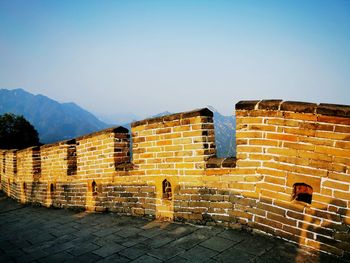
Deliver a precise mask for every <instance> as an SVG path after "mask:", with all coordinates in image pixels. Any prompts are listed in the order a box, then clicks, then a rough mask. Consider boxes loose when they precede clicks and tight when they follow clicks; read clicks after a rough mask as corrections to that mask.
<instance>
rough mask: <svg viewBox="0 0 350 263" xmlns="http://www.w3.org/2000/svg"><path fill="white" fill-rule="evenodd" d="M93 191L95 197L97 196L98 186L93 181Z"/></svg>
mask: <svg viewBox="0 0 350 263" xmlns="http://www.w3.org/2000/svg"><path fill="white" fill-rule="evenodd" d="M91 191H92V194H93V195H97V184H96V182H95V181H93V182H92V184H91Z"/></svg>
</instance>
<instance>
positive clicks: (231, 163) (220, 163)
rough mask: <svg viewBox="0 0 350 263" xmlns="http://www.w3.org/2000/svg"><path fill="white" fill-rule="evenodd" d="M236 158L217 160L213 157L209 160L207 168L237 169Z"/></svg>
mask: <svg viewBox="0 0 350 263" xmlns="http://www.w3.org/2000/svg"><path fill="white" fill-rule="evenodd" d="M236 161H237V159H236V157H227V158H217V157H211V158H209V159H208V160H207V162H206V164H205V167H206V168H207V169H208V168H209V169H210V168H235V167H236Z"/></svg>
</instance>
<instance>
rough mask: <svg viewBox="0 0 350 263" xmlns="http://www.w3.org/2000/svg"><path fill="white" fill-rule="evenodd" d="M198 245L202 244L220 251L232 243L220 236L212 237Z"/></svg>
mask: <svg viewBox="0 0 350 263" xmlns="http://www.w3.org/2000/svg"><path fill="white" fill-rule="evenodd" d="M200 246H203V247H206V248H209V249H212V250H215V251H218V252H222V251H224V250H225V249H228V248H229V247H232V246H233V243H232V242H230V241H228V240H227V239H225V238H222V237H212V238H210V239H208V240H206V241H204V242H202V243H200Z"/></svg>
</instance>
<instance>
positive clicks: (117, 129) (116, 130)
mask: <svg viewBox="0 0 350 263" xmlns="http://www.w3.org/2000/svg"><path fill="white" fill-rule="evenodd" d="M107 133H129V130H128V129H127V128H124V127H122V126H116V127H111V128H108V129H105V130H102V131H97V132H93V133H89V134H86V135H83V136H80V137H77V138H75V140H76V141H79V140H84V139H88V138H91V137H94V136H98V135H102V134H107Z"/></svg>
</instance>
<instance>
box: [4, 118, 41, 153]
mask: <svg viewBox="0 0 350 263" xmlns="http://www.w3.org/2000/svg"><path fill="white" fill-rule="evenodd" d="M39 144H40V142H39V137H38V132H37V131H36V130H35V128H34V127H33V125H31V124H30V123H29V122H28V121H27V120H26V119H25V118H24V117H23V116H17V115H15V114H12V113H5V114H3V115H0V149H23V148H26V147H30V146H36V145H39Z"/></svg>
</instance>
